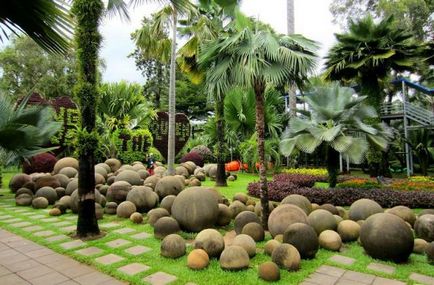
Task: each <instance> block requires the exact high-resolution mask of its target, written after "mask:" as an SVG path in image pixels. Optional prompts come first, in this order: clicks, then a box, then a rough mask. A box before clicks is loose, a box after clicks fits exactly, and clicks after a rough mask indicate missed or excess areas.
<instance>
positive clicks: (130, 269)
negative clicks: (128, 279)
mask: <svg viewBox="0 0 434 285" xmlns="http://www.w3.org/2000/svg"><path fill="white" fill-rule="evenodd" d="M149 269H150V267H149V266H147V265H144V264H141V263H131V264H128V265H125V266H122V267H119V268H118V270H119V271H121V272H123V273H125V274H128V275H135V274H138V273H140V272H143V271H146V270H149Z"/></svg>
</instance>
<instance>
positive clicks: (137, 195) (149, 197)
mask: <svg viewBox="0 0 434 285" xmlns="http://www.w3.org/2000/svg"><path fill="white" fill-rule="evenodd" d="M115 183H117V182H115ZM126 201H130V202H133V203H134V205H136V208H137V211H138V212H141V213H143V212H148V211H149V210H151V209H153V208H154V207H155V206H156V205H157V203H158V196H157V195H155V192H153V191H152V189H151V188H149V187H146V186H133V187H132V189H131V190H130V191H129V192H128V194H127V198H126Z"/></svg>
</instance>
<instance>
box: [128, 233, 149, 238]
mask: <svg viewBox="0 0 434 285" xmlns="http://www.w3.org/2000/svg"><path fill="white" fill-rule="evenodd" d="M150 236H151V235H150V234H148V233H145V232H141V233H138V234H135V235H132V236H131V238H133V239H145V238H148V237H150Z"/></svg>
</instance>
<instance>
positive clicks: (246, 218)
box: [234, 211, 261, 235]
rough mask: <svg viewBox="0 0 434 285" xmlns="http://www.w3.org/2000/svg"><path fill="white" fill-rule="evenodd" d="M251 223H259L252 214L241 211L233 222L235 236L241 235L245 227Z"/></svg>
mask: <svg viewBox="0 0 434 285" xmlns="http://www.w3.org/2000/svg"><path fill="white" fill-rule="evenodd" d="M251 222H253V223H258V224H259V223H261V221H260V220H259V217H258V216H257V215H256V214H255V213H253V212H250V211H243V212H241V213H239V214H238V215H237V216H236V217H235V220H234V229H235V232H236V233H237V235H238V234H240V233H241V231H242V230H243V227H244V226H245V225H247V224H248V223H251Z"/></svg>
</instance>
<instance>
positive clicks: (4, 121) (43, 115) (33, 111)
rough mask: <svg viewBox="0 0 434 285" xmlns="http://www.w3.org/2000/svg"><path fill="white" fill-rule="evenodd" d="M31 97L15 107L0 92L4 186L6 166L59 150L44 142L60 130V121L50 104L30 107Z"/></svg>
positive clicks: (0, 141)
mask: <svg viewBox="0 0 434 285" xmlns="http://www.w3.org/2000/svg"><path fill="white" fill-rule="evenodd" d="M28 98H29V96H27V97H26V98H25V99H24V100H22V101H21V102H20V103H19V104H18V106H15V104H14V103H13V102H12V101H11V100H10V99H9V97H8V96H5V95H3V94H0V187H1V169H2V167H3V166H4V165H8V164H10V163H14V162H16V161H17V160H23V159H27V158H29V157H32V156H34V155H36V154H38V153H42V152H47V151H50V150H52V149H55V147H54V148H46V147H44V145H45V143H47V142H48V140H49V138H50V137H51V136H52V135H54V134H55V133H56V132H57V131H58V130H59V129H60V123H57V122H55V121H54V117H53V114H54V112H53V110H50V109H49V107H41V106H37V107H27V106H26V103H27V101H28Z"/></svg>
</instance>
